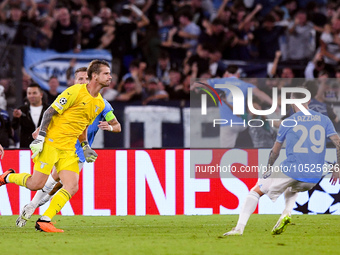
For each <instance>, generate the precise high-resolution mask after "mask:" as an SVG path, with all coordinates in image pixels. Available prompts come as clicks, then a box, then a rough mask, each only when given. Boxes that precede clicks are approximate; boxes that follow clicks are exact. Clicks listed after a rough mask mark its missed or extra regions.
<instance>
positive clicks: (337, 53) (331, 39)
mask: <svg viewBox="0 0 340 255" xmlns="http://www.w3.org/2000/svg"><path fill="white" fill-rule="evenodd" d="M339 38H340V17H339V16H337V17H334V18H333V19H332V21H331V24H327V25H326V26H325V30H324V32H323V33H322V34H321V38H320V46H321V53H322V55H323V56H324V57H325V63H326V68H327V69H328V70H329V71H330V68H331V67H334V66H336V65H337V64H339V62H340V39H339Z"/></svg>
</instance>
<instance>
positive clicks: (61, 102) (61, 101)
mask: <svg viewBox="0 0 340 255" xmlns="http://www.w3.org/2000/svg"><path fill="white" fill-rule="evenodd" d="M59 103H60V104H61V105H64V104H66V103H67V99H66V98H65V97H62V98H60V100H59Z"/></svg>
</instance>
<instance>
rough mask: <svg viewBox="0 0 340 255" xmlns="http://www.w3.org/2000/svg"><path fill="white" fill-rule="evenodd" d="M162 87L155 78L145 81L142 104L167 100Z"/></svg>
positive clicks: (167, 96) (166, 94)
mask: <svg viewBox="0 0 340 255" xmlns="http://www.w3.org/2000/svg"><path fill="white" fill-rule="evenodd" d="M162 86H163V85H162V84H161V82H160V81H159V80H158V79H157V78H151V79H150V80H148V81H147V84H146V88H144V89H143V92H142V104H143V105H147V104H150V103H157V102H159V101H164V100H168V99H169V95H168V93H167V92H166V91H165V90H163V89H162V88H161V87H162Z"/></svg>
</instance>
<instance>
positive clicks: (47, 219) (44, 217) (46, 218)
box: [39, 215, 51, 221]
mask: <svg viewBox="0 0 340 255" xmlns="http://www.w3.org/2000/svg"><path fill="white" fill-rule="evenodd" d="M39 219H40V220H45V221H51V219H50V218H49V217H47V216H45V215H43V216H41V217H40V218H39Z"/></svg>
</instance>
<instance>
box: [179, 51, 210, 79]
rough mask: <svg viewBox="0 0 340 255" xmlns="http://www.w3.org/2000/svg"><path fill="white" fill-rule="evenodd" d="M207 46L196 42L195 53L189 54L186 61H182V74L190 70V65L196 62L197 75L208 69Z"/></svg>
mask: <svg viewBox="0 0 340 255" xmlns="http://www.w3.org/2000/svg"><path fill="white" fill-rule="evenodd" d="M209 49H210V48H209V47H208V45H206V44H203V45H202V44H198V45H197V49H196V54H194V55H192V56H190V57H189V58H188V60H187V61H184V70H183V73H184V74H188V73H189V72H191V68H192V65H193V64H194V63H196V65H197V68H198V73H197V76H200V75H201V74H202V73H205V72H207V71H209V64H210V63H209Z"/></svg>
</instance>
